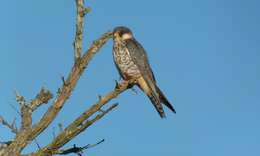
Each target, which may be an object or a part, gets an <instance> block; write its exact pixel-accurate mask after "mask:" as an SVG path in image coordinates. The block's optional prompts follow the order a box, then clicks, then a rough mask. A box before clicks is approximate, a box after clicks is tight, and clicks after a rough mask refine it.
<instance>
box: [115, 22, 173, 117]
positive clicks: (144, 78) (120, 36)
mask: <svg viewBox="0 0 260 156" xmlns="http://www.w3.org/2000/svg"><path fill="white" fill-rule="evenodd" d="M113 41H114V44H113V58H114V62H115V64H116V67H117V69H118V71H119V74H120V75H121V77H122V78H123V79H124V80H130V79H136V85H137V86H138V87H139V88H140V89H141V90H142V91H143V92H145V94H146V95H147V96H148V97H149V99H150V100H151V102H152V104H153V105H154V107H155V108H156V110H157V112H158V113H159V115H160V116H161V118H164V117H165V113H164V110H163V107H162V103H163V104H164V105H165V106H167V107H168V108H169V109H170V110H171V111H172V112H174V113H176V112H175V109H174V108H173V106H172V105H171V104H170V102H169V101H168V100H167V98H166V97H165V96H164V94H163V93H162V91H161V90H160V89H159V87H158V86H157V84H156V80H155V77H154V74H153V71H152V69H151V66H150V64H149V61H148V58H147V54H146V52H145V50H144V48H143V47H142V45H141V44H140V43H138V41H137V40H136V39H135V38H134V36H133V33H132V31H131V30H130V29H129V28H127V27H123V26H120V27H116V28H115V29H114V31H113Z"/></svg>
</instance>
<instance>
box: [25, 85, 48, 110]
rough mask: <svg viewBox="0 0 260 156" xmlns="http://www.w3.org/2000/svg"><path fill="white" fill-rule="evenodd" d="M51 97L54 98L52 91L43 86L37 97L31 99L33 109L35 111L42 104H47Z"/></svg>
mask: <svg viewBox="0 0 260 156" xmlns="http://www.w3.org/2000/svg"><path fill="white" fill-rule="evenodd" d="M51 98H53V95H52V93H51V92H50V91H49V90H46V89H45V88H41V90H40V92H39V93H38V94H37V95H36V97H35V98H34V99H33V100H32V101H31V103H30V105H29V107H30V109H31V111H32V112H33V111H35V110H36V109H37V108H38V107H39V106H41V105H42V104H47V103H48V102H49V100H50V99H51Z"/></svg>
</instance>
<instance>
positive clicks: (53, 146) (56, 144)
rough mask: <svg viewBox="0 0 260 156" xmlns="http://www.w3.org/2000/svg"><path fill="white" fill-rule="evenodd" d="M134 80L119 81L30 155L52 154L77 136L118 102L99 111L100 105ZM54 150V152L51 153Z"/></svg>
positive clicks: (125, 88)
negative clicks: (47, 143) (111, 89)
mask: <svg viewBox="0 0 260 156" xmlns="http://www.w3.org/2000/svg"><path fill="white" fill-rule="evenodd" d="M134 81H135V80H131V81H124V82H122V83H119V84H118V86H117V88H115V90H114V91H112V92H110V93H108V94H107V95H105V96H103V97H102V98H100V99H99V101H98V102H97V103H96V104H94V105H92V106H91V107H90V108H89V109H87V110H86V111H85V112H83V113H82V114H81V115H80V116H79V117H78V118H77V119H75V120H74V121H73V122H72V123H71V124H70V125H69V126H67V127H66V128H65V129H64V130H63V131H62V132H61V133H60V134H59V135H58V136H57V137H56V138H55V139H54V140H53V141H52V143H50V144H49V145H47V146H46V147H44V148H42V149H41V150H39V151H37V152H35V153H32V154H29V155H30V156H41V155H52V154H54V153H55V152H56V151H58V150H59V149H60V148H61V147H62V146H63V145H65V144H66V143H67V142H69V141H70V140H71V139H72V138H74V137H75V136H77V135H78V134H79V133H81V132H83V131H84V130H85V129H86V128H88V127H89V126H91V125H92V124H93V123H95V122H96V121H98V120H99V119H101V118H102V117H103V116H104V115H106V114H107V113H108V112H110V111H111V110H113V109H114V108H115V107H116V106H117V105H118V104H113V105H112V106H110V107H109V108H108V109H106V110H103V111H99V110H100V109H101V108H102V106H104V105H105V104H107V103H108V102H109V101H110V100H112V99H113V98H115V97H117V96H118V95H119V94H120V93H122V92H123V91H125V90H127V89H128V88H129V86H131V84H132V83H133V82H134ZM97 112H99V114H98V115H96V116H95V117H94V118H92V119H89V118H90V117H91V116H92V115H94V114H95V113H97ZM53 152H54V153H53Z"/></svg>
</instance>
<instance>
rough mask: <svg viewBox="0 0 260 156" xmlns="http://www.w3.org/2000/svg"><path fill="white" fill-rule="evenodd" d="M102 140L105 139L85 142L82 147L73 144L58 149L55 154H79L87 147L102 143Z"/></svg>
mask: <svg viewBox="0 0 260 156" xmlns="http://www.w3.org/2000/svg"><path fill="white" fill-rule="evenodd" d="M104 141H105V139H102V140H101V141H99V142H97V143H95V144H87V145H86V146H83V147H77V146H76V145H75V144H74V145H73V147H71V148H68V149H65V150H59V151H57V152H56V153H55V154H60V155H67V154H71V153H75V154H79V155H80V154H83V152H84V150H86V149H89V148H93V147H95V146H97V145H99V144H101V143H103V142H104Z"/></svg>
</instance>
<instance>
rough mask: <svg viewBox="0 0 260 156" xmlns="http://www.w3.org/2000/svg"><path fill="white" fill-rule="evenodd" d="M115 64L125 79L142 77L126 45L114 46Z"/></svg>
mask: <svg viewBox="0 0 260 156" xmlns="http://www.w3.org/2000/svg"><path fill="white" fill-rule="evenodd" d="M113 57H114V62H115V64H116V65H117V67H118V70H120V71H119V72H120V73H122V74H123V78H125V79H126V78H135V77H139V76H140V72H139V70H138V67H137V66H136V64H135V63H134V62H133V60H132V59H131V55H130V53H129V51H128V49H127V47H125V46H124V45H120V44H114V47H113Z"/></svg>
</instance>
